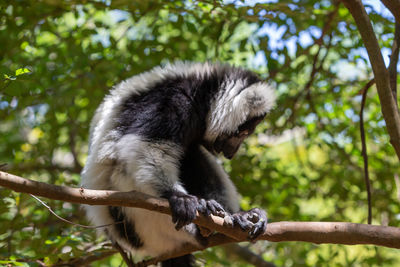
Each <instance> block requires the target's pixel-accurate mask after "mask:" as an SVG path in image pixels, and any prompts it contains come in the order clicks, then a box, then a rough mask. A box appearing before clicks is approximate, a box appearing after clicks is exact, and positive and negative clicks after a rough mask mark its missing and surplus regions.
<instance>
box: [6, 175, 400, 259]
mask: <svg viewBox="0 0 400 267" xmlns="http://www.w3.org/2000/svg"><path fill="white" fill-rule="evenodd" d="M0 186H3V187H7V188H10V189H13V190H14V191H17V192H23V193H30V194H33V195H37V196H42V197H47V198H51V199H56V200H62V201H67V202H73V203H81V204H89V205H111V206H125V207H136V208H143V209H147V210H151V211H155V212H160V213H164V214H170V210H169V205H168V201H167V200H165V199H161V198H157V197H152V196H149V195H146V194H143V193H140V192H134V191H132V192H118V191H107V190H89V189H83V188H71V187H66V186H56V185H50V184H46V183H42V182H37V181H33V180H29V179H25V178H22V177H19V176H15V175H12V174H9V173H5V172H1V171H0ZM194 223H196V224H198V225H201V226H204V227H207V228H209V229H214V230H216V231H218V232H220V233H223V234H225V235H228V236H231V237H233V239H232V238H228V237H226V236H223V235H215V236H213V237H211V238H210V242H209V245H208V246H209V247H210V246H215V245H219V244H223V243H231V242H237V241H246V240H247V234H246V233H243V232H242V231H241V230H239V229H236V228H235V229H233V228H229V227H226V226H224V225H223V219H222V218H219V217H214V216H213V217H212V218H206V217H203V216H201V215H200V216H198V217H197V218H196V219H195V220H194ZM259 239H262V240H269V241H273V242H280V241H304V242H313V243H317V244H321V243H334V244H347V245H355V244H374V245H379V246H385V247H392V248H400V228H396V227H389V226H376V225H364V224H356V223H342V222H276V223H270V224H268V227H267V231H266V232H265V233H264V234H263V235H261V237H260V238H259ZM184 249H189V250H192V251H193V250H200V249H204V247H200V246H185V248H184ZM182 251H183V250H182ZM183 253H186V254H187V252H186V251H184V252H183ZM182 255H184V254H182Z"/></svg>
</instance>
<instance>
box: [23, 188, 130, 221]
mask: <svg viewBox="0 0 400 267" xmlns="http://www.w3.org/2000/svg"><path fill="white" fill-rule="evenodd" d="M29 195H30V196H31V197H33V198H34V199H36V200H37V201H39V203H40V204H42V205H43V206H44V207H45V208H46V209H48V210H49V211H50V213H51V214H53V215H54V216H56V217H57V218H58V219H60V220H61V221H63V222H66V223H69V224H72V225H75V226H79V227H83V228H87V229H96V228H101V227H107V226H111V225H115V224H120V223H124V222H123V221H120V222H114V223H109V224H103V225H96V226H93V225H84V224H79V223H74V222H71V221H69V220H67V219H65V218H63V217H61V216H60V215H58V214H57V213H55V212H54V211H53V210H52V209H51V207H50V206H49V205H47V204H46V203H45V202H44V201H43V200H41V199H40V198H38V197H37V196H34V195H32V194H29Z"/></svg>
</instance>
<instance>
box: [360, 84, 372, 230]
mask: <svg viewBox="0 0 400 267" xmlns="http://www.w3.org/2000/svg"><path fill="white" fill-rule="evenodd" d="M374 83H375V80H374V79H372V80H370V81H369V82H368V83H367V84H366V85H365V86H364V88H363V89H362V91H363V93H362V100H361V110H360V135H361V146H362V149H361V154H362V157H363V159H364V179H365V187H366V189H367V197H368V224H371V223H372V196H371V182H370V179H369V172H368V154H367V143H366V141H365V131H364V107H365V101H366V100H367V92H368V89H369V88H370V87H371V86H372V85H374Z"/></svg>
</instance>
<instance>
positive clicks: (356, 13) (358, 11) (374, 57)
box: [342, 0, 400, 159]
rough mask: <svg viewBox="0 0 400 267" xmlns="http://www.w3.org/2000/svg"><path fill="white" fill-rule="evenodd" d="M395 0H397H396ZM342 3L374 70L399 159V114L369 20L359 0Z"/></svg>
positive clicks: (391, 141) (346, 0)
mask: <svg viewBox="0 0 400 267" xmlns="http://www.w3.org/2000/svg"><path fill="white" fill-rule="evenodd" d="M396 1H397V0H396ZM342 2H343V3H344V5H345V6H346V7H347V9H348V10H349V11H350V13H351V15H352V16H353V18H354V20H355V22H356V24H357V27H358V30H359V32H360V34H361V38H362V40H363V42H364V45H365V48H366V49H367V52H368V57H369V60H370V63H371V66H372V71H373V72H374V76H375V82H376V87H377V89H378V95H379V100H380V102H381V109H382V114H383V118H384V119H385V123H386V129H387V131H388V133H389V136H390V143H391V144H392V146H393V147H394V149H395V151H396V154H397V157H398V158H399V159H400V116H399V111H398V109H397V104H396V101H395V99H394V98H393V95H392V90H391V88H390V82H389V73H388V70H387V69H386V66H385V62H384V61H383V57H382V54H381V50H380V47H379V44H378V41H377V39H376V36H375V32H374V30H373V28H372V25H371V21H370V20H369V17H368V14H367V12H366V11H365V8H364V6H363V4H362V3H361V0H342Z"/></svg>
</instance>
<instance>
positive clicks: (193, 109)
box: [117, 67, 260, 147]
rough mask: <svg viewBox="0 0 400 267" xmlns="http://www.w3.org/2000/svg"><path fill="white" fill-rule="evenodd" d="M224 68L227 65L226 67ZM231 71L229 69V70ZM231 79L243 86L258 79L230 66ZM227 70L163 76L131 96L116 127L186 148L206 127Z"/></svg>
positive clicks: (128, 132) (249, 73)
mask: <svg viewBox="0 0 400 267" xmlns="http://www.w3.org/2000/svg"><path fill="white" fill-rule="evenodd" d="M227 68H228V67H227ZM229 70H231V69H229ZM234 70H235V71H234V72H235V73H237V74H238V75H236V76H235V79H234V80H236V79H240V78H243V79H244V80H245V81H246V84H245V85H244V87H243V89H244V88H246V87H248V86H250V85H251V84H254V83H256V82H259V81H260V80H259V78H258V77H257V76H256V75H255V74H253V73H251V72H249V71H246V70H242V69H234ZM227 75H233V74H232V73H231V72H228V71H227V70H222V71H220V72H213V73H212V74H209V75H207V76H197V75H192V76H190V77H183V76H176V77H166V78H165V79H164V80H161V81H159V82H157V83H156V84H155V85H154V86H153V87H152V88H151V89H150V90H148V91H146V92H145V93H143V94H141V95H132V96H131V97H130V98H128V99H127V100H126V101H125V103H123V106H122V107H121V110H120V115H119V119H118V121H117V128H118V129H119V130H120V132H121V134H122V135H124V134H130V133H134V134H137V135H139V136H142V137H144V138H148V139H149V140H157V139H158V140H168V141H172V142H174V143H176V144H180V145H183V146H184V147H188V146H189V145H191V144H192V143H199V142H200V140H201V139H202V137H203V135H204V131H205V130H206V125H205V123H206V116H207V114H208V111H209V109H210V104H211V100H212V99H213V97H215V94H216V92H217V91H218V90H220V89H221V84H222V82H223V81H224V78H225V76H227Z"/></svg>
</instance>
